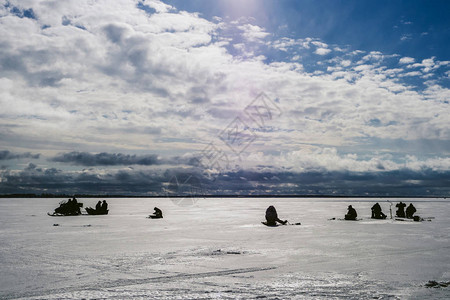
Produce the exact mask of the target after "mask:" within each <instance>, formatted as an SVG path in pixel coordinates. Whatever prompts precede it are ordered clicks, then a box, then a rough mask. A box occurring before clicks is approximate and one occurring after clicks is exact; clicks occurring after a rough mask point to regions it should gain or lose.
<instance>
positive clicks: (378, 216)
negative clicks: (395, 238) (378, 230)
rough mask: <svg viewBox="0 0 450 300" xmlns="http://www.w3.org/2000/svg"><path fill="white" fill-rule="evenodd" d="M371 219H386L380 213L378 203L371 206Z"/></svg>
mask: <svg viewBox="0 0 450 300" xmlns="http://www.w3.org/2000/svg"><path fill="white" fill-rule="evenodd" d="M372 219H386V215H385V214H383V212H382V211H381V206H380V204H379V203H378V202H377V203H375V205H374V206H372Z"/></svg>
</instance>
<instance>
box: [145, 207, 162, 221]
mask: <svg viewBox="0 0 450 300" xmlns="http://www.w3.org/2000/svg"><path fill="white" fill-rule="evenodd" d="M153 209H154V210H155V212H154V213H153V215H150V216H148V217H149V218H150V219H162V217H163V214H162V210H160V209H159V208H157V207H155V208H153Z"/></svg>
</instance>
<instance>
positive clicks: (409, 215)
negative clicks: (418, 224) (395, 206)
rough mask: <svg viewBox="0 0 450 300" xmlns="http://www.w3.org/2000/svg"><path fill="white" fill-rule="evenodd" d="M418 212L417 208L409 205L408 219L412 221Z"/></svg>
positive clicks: (407, 209)
mask: <svg viewBox="0 0 450 300" xmlns="http://www.w3.org/2000/svg"><path fill="white" fill-rule="evenodd" d="M415 212H416V208H415V207H414V205H412V203H410V204H409V206H408V207H407V208H406V217H407V218H408V219H412V218H413V217H414V213H415Z"/></svg>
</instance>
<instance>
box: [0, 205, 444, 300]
mask: <svg viewBox="0 0 450 300" xmlns="http://www.w3.org/2000/svg"><path fill="white" fill-rule="evenodd" d="M60 200H62V199H0V264H1V276H0V298H1V299H18V298H20V299H83V298H84V299H149V298H166V299H211V298H218V299H235V298H242V299H276V298H278V299H324V298H332V299H449V298H450V287H448V288H426V287H424V284H426V283H427V282H428V281H429V280H436V281H439V282H441V281H446V282H447V281H450V237H449V232H450V218H449V214H450V203H449V202H446V201H445V200H443V199H402V201H403V202H406V203H407V204H409V203H410V202H413V203H414V205H415V206H416V208H417V214H418V215H420V216H422V217H435V218H434V219H433V220H432V221H431V222H428V221H427V222H420V223H419V222H400V221H393V220H371V219H369V217H370V207H371V206H372V205H373V204H374V203H375V202H379V203H380V204H381V206H382V208H383V212H384V213H386V214H387V215H388V217H389V204H388V202H386V199H344V198H340V199H318V198H316V199H279V198H267V199H266V198H264V199H245V198H233V199H203V198H202V199H198V201H197V202H196V203H195V204H194V205H190V206H184V205H180V204H179V203H175V202H177V201H175V202H174V201H171V200H170V199H168V198H160V199H159V198H158V199H157V198H153V199H144V198H139V199H133V198H129V199H107V201H108V203H109V209H110V214H109V215H107V216H74V217H50V216H47V212H53V210H54V208H55V207H57V206H58V202H59V201H60ZM394 200H395V199H394ZM79 201H80V202H83V203H84V206H85V207H86V206H95V204H96V202H97V201H98V199H92V198H91V199H79ZM349 204H352V205H353V207H355V208H356V210H357V211H358V216H359V217H362V218H363V220H362V221H358V222H354V221H338V220H335V221H332V220H328V219H329V218H332V217H336V218H342V217H343V216H344V214H345V213H346V211H347V206H348V205H349ZM269 205H274V206H275V207H276V208H277V211H278V214H279V216H280V218H281V219H288V220H289V221H290V222H291V223H295V222H301V223H302V225H301V226H280V227H276V228H271V227H266V226H264V225H262V224H261V223H260V222H261V221H263V220H264V214H265V210H266V208H267V207H268V206H269ZM154 206H158V207H159V208H161V209H162V210H163V213H164V219H159V220H152V219H147V218H146V217H147V216H148V215H149V214H151V213H152V212H153V207H154ZM394 211H395V207H393V212H394ZM56 225H58V226H56Z"/></svg>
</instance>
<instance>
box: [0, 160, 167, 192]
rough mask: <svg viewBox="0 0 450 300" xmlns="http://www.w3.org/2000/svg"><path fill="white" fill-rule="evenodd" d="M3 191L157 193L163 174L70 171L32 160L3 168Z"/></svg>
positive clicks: (1, 175) (130, 171)
mask: <svg viewBox="0 0 450 300" xmlns="http://www.w3.org/2000/svg"><path fill="white" fill-rule="evenodd" d="M0 179H1V180H0V194H12V193H35V194H42V193H54V194H61V193H64V194H76V193H78V194H127V195H146V194H157V193H159V192H160V191H161V190H162V188H161V182H163V181H164V180H163V178H161V177H160V176H159V175H157V174H155V173H152V172H148V171H147V172H142V171H134V170H128V171H120V172H118V173H107V174H104V173H103V172H102V174H97V173H87V172H67V171H62V170H59V169H55V168H51V169H42V168H39V167H37V166H36V165H33V164H29V165H28V166H27V167H26V168H25V169H24V170H23V171H21V172H13V171H10V170H3V171H2V172H0Z"/></svg>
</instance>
